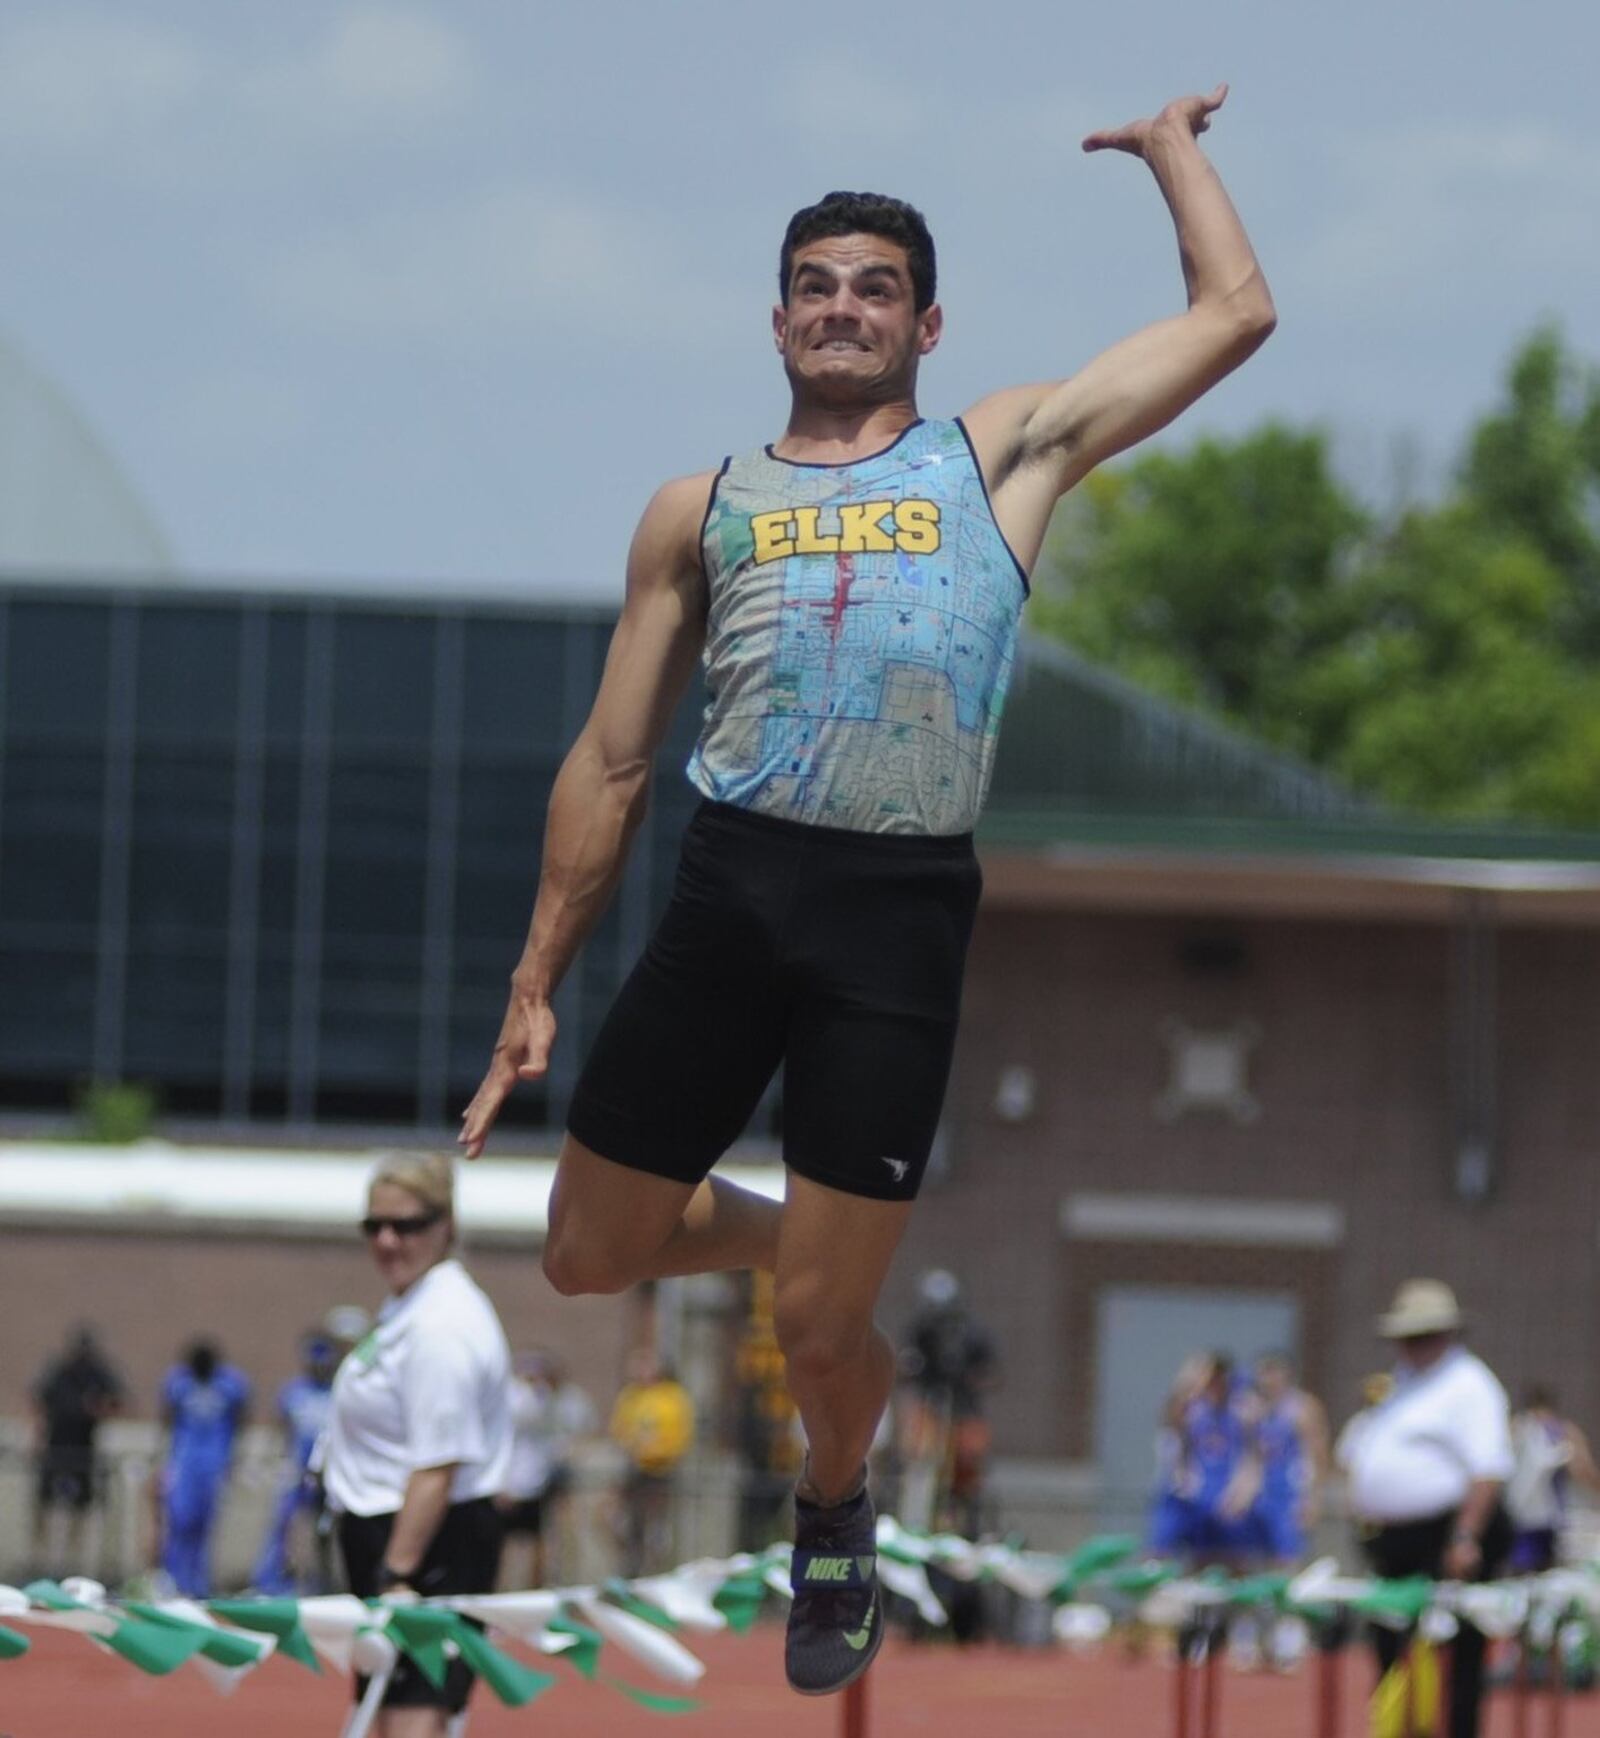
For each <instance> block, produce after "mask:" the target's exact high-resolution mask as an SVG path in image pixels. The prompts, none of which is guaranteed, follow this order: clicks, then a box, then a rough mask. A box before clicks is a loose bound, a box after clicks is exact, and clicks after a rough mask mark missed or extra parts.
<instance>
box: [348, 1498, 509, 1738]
mask: <svg viewBox="0 0 1600 1738" xmlns="http://www.w3.org/2000/svg"><path fill="white" fill-rule="evenodd" d="M394 1522H395V1517H394V1515H393V1514H383V1515H341V1516H340V1517H339V1545H340V1548H341V1549H342V1550H343V1552H344V1565H345V1573H346V1575H347V1576H348V1577H349V1581H350V1591H351V1592H352V1593H354V1594H356V1595H357V1596H358V1597H359V1598H361V1599H370V1598H372V1597H373V1596H374V1595H375V1594H376V1593H377V1592H378V1570H379V1567H380V1566H381V1565H382V1563H383V1554H384V1552H385V1550H387V1548H388V1545H389V1535H390V1533H391V1532H393V1531H394ZM503 1536H504V1526H503V1523H502V1521H501V1517H500V1511H499V1510H498V1509H497V1508H496V1507H495V1505H494V1503H493V1501H492V1500H491V1499H490V1498H488V1497H476V1498H474V1499H473V1500H472V1501H470V1502H465V1503H452V1504H451V1506H450V1507H449V1508H448V1509H446V1510H445V1515H444V1520H443V1522H442V1523H441V1524H440V1527H439V1531H438V1532H437V1533H435V1534H434V1536H433V1543H432V1544H431V1545H429V1547H428V1549H427V1553H426V1555H425V1556H424V1557H423V1559H422V1562H421V1564H420V1566H419V1567H418V1569H417V1573H416V1576H415V1578H414V1583H413V1584H414V1585H415V1587H416V1590H417V1592H418V1593H420V1594H422V1595H423V1596H424V1597H425V1598H431V1597H433V1596H434V1595H435V1594H441V1593H493V1592H494V1583H495V1577H496V1576H497V1575H498V1574H499V1573H500V1543H501V1539H502V1537H503ZM479 1627H480V1628H481V1627H482V1626H481V1625H480V1626H479ZM472 1682H473V1674H472V1672H471V1671H469V1670H468V1669H467V1667H466V1666H465V1665H463V1664H462V1662H461V1661H460V1660H458V1659H457V1660H452V1661H451V1662H450V1665H449V1669H448V1670H447V1671H446V1673H445V1680H444V1687H443V1688H442V1689H436V1688H435V1687H434V1686H433V1685H432V1684H430V1683H429V1682H428V1680H427V1679H426V1678H425V1677H424V1676H423V1675H422V1672H421V1670H420V1669H419V1668H418V1667H417V1666H416V1664H415V1663H414V1662H413V1661H412V1660H411V1659H409V1658H408V1657H407V1656H406V1655H405V1654H402V1655H401V1656H400V1661H399V1664H398V1665H396V1667H395V1669H394V1676H393V1677H392V1678H391V1679H390V1680H389V1689H388V1692H387V1694H386V1695H385V1696H384V1698H383V1705H384V1707H386V1708H447V1709H448V1710H449V1711H450V1712H451V1713H452V1714H459V1713H460V1712H461V1710H462V1709H463V1708H464V1707H466V1705H467V1697H468V1695H469V1694H470V1693H471V1690H472ZM366 1689H367V1680H366V1679H365V1678H364V1677H362V1676H361V1675H360V1674H359V1673H358V1674H357V1676H356V1683H355V1694H356V1700H357V1701H359V1700H360V1699H361V1697H362V1696H364V1695H365V1694H366Z"/></svg>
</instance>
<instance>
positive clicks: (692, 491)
mask: <svg viewBox="0 0 1600 1738" xmlns="http://www.w3.org/2000/svg"><path fill="white" fill-rule="evenodd" d="M718 475H719V473H718V472H716V471H696V472H695V473H694V474H693V475H692V476H688V477H674V478H672V479H671V481H670V482H666V483H663V484H662V485H661V487H660V488H659V489H657V490H656V492H655V494H653V495H652V496H651V497H650V501H649V504H648V505H647V506H646V507H645V510H644V513H643V514H642V516H641V517H640V520H639V528H638V530H637V531H636V532H635V533H634V537H633V549H632V552H631V554H630V558H629V574H630V579H631V580H633V581H634V582H636V583H637V582H638V581H640V580H651V579H657V580H659V579H668V578H673V579H675V578H678V577H680V576H682V575H685V574H694V575H698V573H699V571H700V530H701V527H702V526H703V525H704V524H705V517H706V509H707V508H708V507H709V506H710V504H711V489H712V485H713V484H714V483H715V482H716V480H717V477H718Z"/></svg>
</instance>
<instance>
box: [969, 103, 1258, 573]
mask: <svg viewBox="0 0 1600 1738" xmlns="http://www.w3.org/2000/svg"><path fill="white" fill-rule="evenodd" d="M1227 92H1228V87H1227V86H1226V85H1219V86H1218V87H1217V88H1216V90H1214V91H1213V92H1212V93H1211V95H1210V96H1205V97H1198V96H1197V97H1183V98H1181V99H1180V100H1179V101H1177V102H1173V103H1168V104H1167V106H1166V107H1165V108H1164V109H1163V110H1162V111H1161V113H1160V114H1159V115H1157V116H1156V117H1155V118H1154V119H1153V120H1144V121H1133V122H1131V123H1129V125H1127V126H1125V127H1117V128H1113V129H1111V130H1109V131H1106V132H1100V133H1091V134H1090V135H1089V137H1088V138H1087V139H1085V140H1084V141H1083V148H1084V150H1085V151H1124V152H1127V153H1128V154H1129V155H1131V156H1135V157H1139V158H1142V159H1143V161H1144V162H1145V163H1146V164H1148V165H1149V168H1150V171H1151V173H1152V174H1153V175H1154V176H1155V178H1156V185H1157V186H1158V187H1159V188H1160V189H1161V193H1162V196H1163V197H1164V198H1165V200H1166V202H1167V207H1168V209H1169V210H1170V211H1171V213H1172V220H1173V223H1174V225H1175V227H1176V229H1177V234H1178V255H1179V259H1180V261H1181V263H1182V267H1183V278H1184V284H1185V286H1186V288H1187V290H1188V298H1189V306H1188V309H1187V311H1186V312H1184V313H1182V314H1178V315H1176V316H1174V317H1173V318H1171V319H1167V320H1158V321H1157V322H1156V323H1155V324H1154V325H1152V326H1146V327H1145V328H1144V329H1143V330H1142V331H1139V332H1135V333H1133V334H1132V336H1130V337H1127V338H1124V339H1122V340H1121V342H1119V343H1117V344H1113V345H1112V346H1111V348H1110V349H1109V350H1105V351H1103V352H1102V353H1101V354H1100V355H1099V356H1097V357H1096V358H1095V359H1094V360H1093V361H1092V362H1090V363H1089V364H1088V365H1087V366H1086V367H1084V368H1081V369H1080V370H1079V371H1078V372H1077V373H1076V374H1074V375H1072V376H1070V377H1069V378H1068V379H1065V380H1059V381H1052V382H1048V383H1045V384H1042V385H1037V386H1019V387H1013V388H1010V389H1009V390H1007V391H1004V392H997V393H995V394H993V395H992V396H991V397H989V398H986V399H984V400H982V401H981V402H980V403H979V404H977V405H975V406H974V407H973V408H972V409H971V410H970V411H969V412H968V413H967V416H966V419H965V420H966V423H967V427H968V429H969V431H970V432H971V435H972V439H973V444H974V446H975V447H976V449H977V452H978V458H979V461H980V463H981V464H982V466H983V470H984V475H985V478H986V479H987V481H988V484H989V491H990V494H991V496H992V497H993V500H994V507H995V514H996V516H997V518H998V520H999V523H1000V529H1001V530H1002V531H1003V532H1004V533H1005V535H1006V537H1007V539H1008V541H1009V542H1010V543H1011V546H1012V548H1013V549H1015V550H1016V552H1017V554H1018V556H1019V558H1020V559H1021V560H1022V562H1023V564H1024V566H1028V567H1031V566H1032V563H1033V560H1034V558H1035V557H1036V556H1037V554H1038V551H1039V545H1040V543H1041V542H1042V541H1043V538H1044V532H1045V527H1046V525H1047V524H1048V523H1049V518H1050V513H1051V511H1052V509H1053V508H1054V507H1055V504H1056V502H1057V501H1058V500H1059V499H1060V497H1061V496H1062V495H1064V494H1065V493H1066V492H1067V490H1069V489H1070V488H1072V487H1073V485H1074V484H1075V483H1078V482H1080V481H1081V480H1082V479H1083V478H1084V477H1085V476H1087V475H1088V473H1089V472H1090V471H1092V470H1093V469H1094V467H1095V466H1096V465H1098V464H1100V463H1101V462H1102V461H1103V460H1105V459H1108V458H1111V457H1112V456H1113V455H1114V454H1116V453H1120V452H1122V451H1124V450H1125V449H1126V448H1128V447H1131V446H1133V445H1134V444H1135V443H1136V442H1138V441H1142V440H1143V439H1145V437H1146V436H1147V435H1152V434H1154V433H1155V432H1156V431H1157V430H1158V429H1161V428H1164V427H1165V426H1166V425H1167V424H1168V423H1169V422H1171V421H1172V419H1173V418H1174V417H1176V416H1177V415H1178V414H1179V413H1180V412H1182V411H1184V410H1186V409H1188V407H1189V406H1190V405H1191V404H1193V403H1194V401H1195V400H1196V399H1197V398H1199V397H1200V396H1201V395H1202V394H1203V393H1205V392H1207V391H1209V390H1210V389H1211V388H1212V387H1213V386H1215V385H1216V384H1217V382H1218V381H1219V380H1221V379H1222V378H1223V377H1224V376H1225V375H1227V374H1230V373H1232V371H1233V370H1234V369H1235V368H1237V367H1238V366H1239V364H1240V363H1241V362H1243V361H1244V360H1245V359H1246V358H1247V357H1249V356H1250V355H1251V354H1252V353H1253V352H1254V351H1255V350H1256V349H1258V348H1259V347H1260V345H1261V344H1262V343H1264V342H1265V340H1266V338H1267V336H1268V335H1269V334H1270V333H1271V331H1272V329H1273V326H1274V325H1275V324H1276V321H1277V315H1276V312H1275V310H1274V309H1273V305H1272V296H1271V294H1270V292H1269V291H1268V289H1267V283H1266V279H1265V278H1264V277H1263V276H1262V273H1261V267H1260V266H1259V264H1258V263H1257V261H1256V256H1255V253H1254V251H1253V250H1252V248H1251V246H1250V240H1249V237H1248V236H1247V235H1246V234H1245V232H1244V226H1243V225H1242V224H1241V223H1240V221H1239V217H1238V214H1237V213H1236V212H1235V210H1234V209H1233V202H1232V201H1231V200H1230V199H1229V197H1228V193H1227V189H1226V188H1224V187H1223V185H1222V180H1221V178H1220V177H1219V176H1218V174H1217V172H1216V170H1215V169H1214V168H1213V167H1212V166H1211V164H1210V162H1209V161H1208V160H1207V158H1206V156H1205V154H1204V152H1202V151H1201V149H1200V146H1199V143H1198V138H1199V135H1200V134H1201V133H1203V132H1205V131H1206V129H1207V128H1208V127H1209V126H1210V124H1211V116H1212V115H1213V114H1214V113H1215V112H1216V110H1218V109H1219V108H1221V106H1222V103H1223V100H1224V99H1225V97H1226V96H1227Z"/></svg>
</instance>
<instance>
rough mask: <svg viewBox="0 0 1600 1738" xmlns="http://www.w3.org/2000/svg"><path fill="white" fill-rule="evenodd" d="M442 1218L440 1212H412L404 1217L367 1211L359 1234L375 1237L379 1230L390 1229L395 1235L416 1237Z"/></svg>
mask: <svg viewBox="0 0 1600 1738" xmlns="http://www.w3.org/2000/svg"><path fill="white" fill-rule="evenodd" d="M442 1218H444V1214H442V1213H413V1214H412V1215H411V1216H410V1217H409V1218H405V1219H402V1218H398V1217H395V1216H393V1215H385V1214H382V1213H369V1214H368V1215H367V1216H366V1218H365V1219H363V1220H362V1221H361V1235H362V1236H363V1237H376V1236H377V1235H378V1234H379V1232H381V1231H392V1232H393V1233H394V1234H395V1236H396V1237H417V1236H420V1235H421V1234H422V1233H423V1232H424V1231H426V1230H427V1229H428V1227H429V1226H430V1225H437V1224H438V1223H439V1221H440V1220H441V1219H442Z"/></svg>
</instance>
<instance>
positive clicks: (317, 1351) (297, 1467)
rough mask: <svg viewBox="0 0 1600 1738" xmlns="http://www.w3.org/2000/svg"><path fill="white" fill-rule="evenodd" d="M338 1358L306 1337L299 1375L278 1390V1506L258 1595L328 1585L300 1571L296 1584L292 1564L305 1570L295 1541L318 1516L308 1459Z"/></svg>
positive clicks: (318, 1338)
mask: <svg viewBox="0 0 1600 1738" xmlns="http://www.w3.org/2000/svg"><path fill="white" fill-rule="evenodd" d="M338 1364H339V1355H338V1350H337V1348H336V1347H335V1345H334V1343H333V1341H332V1340H331V1339H330V1338H329V1337H328V1335H327V1334H325V1333H320V1332H318V1333H310V1334H305V1335H303V1336H302V1337H301V1341H300V1373H299V1375H297V1376H293V1377H291V1378H290V1379H289V1380H288V1381H287V1382H285V1383H284V1385H283V1386H282V1387H281V1388H280V1389H279V1390H278V1423H279V1425H280V1427H281V1428H282V1431H283V1466H282V1469H281V1472H280V1474H279V1488H278V1500H277V1502H276V1503H275V1504H274V1505H273V1510H272V1518H271V1520H270V1521H269V1522H268V1523H267V1536H266V1538H265V1540H264V1541H263V1542H262V1546H261V1555H260V1557H259V1558H258V1559H257V1561H256V1568H255V1574H254V1577H253V1580H254V1582H255V1586H256V1589H257V1591H258V1592H260V1593H268V1594H289V1593H295V1592H302V1591H304V1592H310V1591H316V1592H326V1591H327V1584H326V1583H325V1582H323V1583H321V1584H320V1585H314V1583H316V1582H317V1580H318V1578H317V1577H316V1576H312V1575H308V1574H307V1573H306V1572H305V1569H304V1567H302V1572H301V1575H300V1578H299V1579H298V1580H297V1579H296V1576H295V1572H294V1563H295V1559H296V1558H297V1557H299V1558H300V1560H301V1562H302V1565H304V1561H305V1557H306V1555H307V1553H305V1552H303V1551H296V1550H295V1548H294V1545H295V1539H294V1535H295V1533H296V1530H297V1524H298V1530H299V1531H300V1532H301V1533H302V1534H309V1533H314V1531H315V1524H316V1521H317V1519H318V1517H319V1516H320V1514H321V1510H322V1487H321V1485H320V1483H319V1481H318V1480H317V1478H316V1476H315V1474H314V1473H312V1471H311V1455H312V1451H313V1450H314V1449H315V1448H316V1446H317V1442H318V1440H319V1438H320V1437H321V1435H322V1433H323V1431H324V1430H325V1429H326V1428H327V1424H328V1415H329V1412H330V1410H331V1408H332V1404H333V1398H332V1393H333V1373H334V1371H335V1370H336V1369H337V1368H338Z"/></svg>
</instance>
